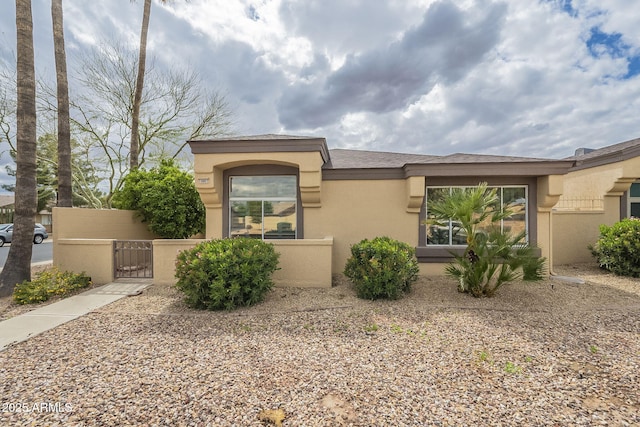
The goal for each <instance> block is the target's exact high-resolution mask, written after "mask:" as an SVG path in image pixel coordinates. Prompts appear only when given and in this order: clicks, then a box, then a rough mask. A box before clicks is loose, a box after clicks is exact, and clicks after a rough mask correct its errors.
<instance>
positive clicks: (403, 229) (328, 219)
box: [304, 179, 424, 273]
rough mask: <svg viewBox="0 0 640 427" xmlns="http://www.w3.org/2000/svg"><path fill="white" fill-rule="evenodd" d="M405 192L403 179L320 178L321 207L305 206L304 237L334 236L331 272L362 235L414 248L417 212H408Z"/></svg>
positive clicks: (341, 264) (340, 265) (339, 267)
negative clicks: (386, 239) (403, 243)
mask: <svg viewBox="0 0 640 427" xmlns="http://www.w3.org/2000/svg"><path fill="white" fill-rule="evenodd" d="M423 188H424V186H423ZM408 191H410V189H409V188H408V186H407V183H406V181H405V180H402V179H397V180H384V181H383V180H340V181H337V180H336V181H323V183H322V207H321V208H320V209H316V208H305V209H304V233H305V238H323V237H324V236H333V239H334V245H333V272H334V273H341V272H342V271H343V270H344V265H345V263H346V260H347V259H348V258H349V256H350V255H351V252H350V248H351V245H353V244H354V243H357V242H359V241H360V240H362V239H365V238H366V239H371V238H374V237H377V236H389V237H391V238H394V239H397V240H400V241H403V242H406V243H408V244H409V245H411V246H414V247H415V246H417V245H418V225H419V224H418V221H419V215H418V213H417V212H407V199H408Z"/></svg>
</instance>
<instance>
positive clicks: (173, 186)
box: [113, 160, 205, 239]
mask: <svg viewBox="0 0 640 427" xmlns="http://www.w3.org/2000/svg"><path fill="white" fill-rule="evenodd" d="M113 205H114V207H116V208H118V209H130V210H134V211H137V213H138V215H139V217H140V218H141V219H142V222H146V223H147V224H148V226H149V230H151V231H152V232H153V233H155V234H157V235H159V236H160V237H162V238H165V239H186V238H188V237H190V236H193V235H194V234H197V233H200V232H202V231H203V230H204V225H205V208H204V205H203V204H202V200H200V195H199V194H198V190H197V189H196V186H195V183H194V182H193V176H191V175H190V174H188V173H187V172H184V171H182V170H180V169H179V168H178V167H177V166H175V164H174V163H173V162H172V161H170V160H163V161H162V163H161V164H160V166H158V167H156V168H153V169H150V170H144V169H137V170H135V171H133V172H131V173H129V175H127V177H126V178H125V179H124V186H123V188H122V189H121V190H118V191H116V192H115V193H114V195H113Z"/></svg>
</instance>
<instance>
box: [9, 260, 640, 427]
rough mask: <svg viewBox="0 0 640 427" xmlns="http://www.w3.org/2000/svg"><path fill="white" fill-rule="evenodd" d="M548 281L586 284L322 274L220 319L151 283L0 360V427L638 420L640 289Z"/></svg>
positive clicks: (578, 272) (580, 272) (574, 270)
mask: <svg viewBox="0 0 640 427" xmlns="http://www.w3.org/2000/svg"><path fill="white" fill-rule="evenodd" d="M556 272H557V273H558V274H562V275H567V276H574V277H582V278H583V279H585V280H586V283H584V284H577V283H570V282H563V281H558V280H549V281H544V282H540V283H534V284H523V283H514V284H510V285H506V286H505V287H504V288H503V289H502V290H501V291H500V292H499V294H498V295H497V296H496V297H495V298H491V299H474V298H472V297H470V296H467V295H463V294H459V293H458V292H457V291H456V290H455V283H454V282H453V281H452V280H451V279H448V278H444V277H424V278H421V279H420V281H419V282H418V283H417V284H416V285H415V286H414V290H413V292H412V293H411V294H410V295H409V296H407V297H406V298H404V299H402V300H399V301H391V302H389V301H375V302H373V301H362V300H358V299H357V298H356V297H355V296H354V291H353V289H352V288H351V287H350V286H349V284H348V283H347V282H346V281H345V280H344V278H343V277H336V286H334V287H333V288H331V289H324V290H317V289H316V290H305V289H292V288H288V289H285V288H280V289H276V290H274V291H273V292H271V293H270V294H269V296H268V298H267V300H266V301H265V302H263V303H262V304H259V305H257V306H255V307H252V308H246V309H241V310H237V311H233V312H202V311H193V310H190V309H188V308H186V307H185V306H184V304H183V303H182V301H181V297H180V295H179V294H178V293H177V292H176V291H175V290H173V289H172V288H170V287H166V286H152V287H150V288H148V289H147V290H146V291H145V292H144V293H143V294H142V295H140V296H135V297H128V298H126V299H123V300H120V301H118V302H116V303H113V304H111V305H109V306H107V307H104V308H103V309H101V310H99V311H97V312H93V313H90V314H89V315H86V316H84V317H81V318H80V319H77V320H75V321H73V322H70V323H67V324H65V325H63V326H60V327H58V328H56V329H54V330H52V331H50V332H48V333H45V334H43V335H40V336H37V337H34V338H32V339H30V340H28V341H26V342H23V343H20V344H16V345H14V346H12V347H10V348H8V349H7V350H6V351H4V352H0V374H1V378H2V383H1V384H0V390H1V393H0V396H2V400H1V404H2V412H1V413H0V425H12V426H22V425H24V426H26V425H48V426H56V425H64V426H68V425H70V426H94V425H99V426H126V425H159V426H261V425H265V423H266V422H267V421H261V420H260V419H259V418H263V419H268V418H269V414H267V413H264V412H262V411H264V410H277V409H280V410H282V411H283V412H284V414H285V416H286V418H285V419H284V421H283V422H282V425H283V426H349V425H352V426H422V425H434V426H489V425H491V426H501V425H503V426H512V425H522V426H530V425H538V426H567V425H577V426H594V425H613V426H626V425H640V415H639V414H640V387H639V384H640V378H639V373H638V372H639V368H640V366H639V365H640V280H638V279H623V278H619V277H616V276H613V275H610V274H606V273H604V272H602V271H600V270H598V269H596V268H593V267H590V266H574V267H567V268H564V269H557V271H556ZM19 410H21V411H19ZM275 419H276V418H275V417H274V420H275ZM277 424H278V421H274V423H273V424H272V425H277Z"/></svg>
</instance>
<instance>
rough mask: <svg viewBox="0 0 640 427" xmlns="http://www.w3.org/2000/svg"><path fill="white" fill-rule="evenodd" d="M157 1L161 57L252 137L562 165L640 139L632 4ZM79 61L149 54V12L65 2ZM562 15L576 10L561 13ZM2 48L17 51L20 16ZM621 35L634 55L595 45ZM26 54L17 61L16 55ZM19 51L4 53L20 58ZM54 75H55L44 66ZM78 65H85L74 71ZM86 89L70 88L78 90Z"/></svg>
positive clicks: (44, 37) (153, 32)
mask: <svg viewBox="0 0 640 427" xmlns="http://www.w3.org/2000/svg"><path fill="white" fill-rule="evenodd" d="M568 4H569V3H567V2H566V1H564V0H540V1H531V0H502V1H501V0H464V1H458V0H456V1H453V0H414V1H407V0H390V1H385V2H372V1H368V0H324V1H321V0H192V1H190V2H182V1H175V2H167V4H166V5H161V4H160V2H158V1H154V4H153V8H152V12H151V25H150V30H149V49H150V55H151V56H155V57H157V60H158V65H159V66H167V67H176V66H179V67H185V66H188V67H195V68H197V69H198V70H199V71H200V73H201V75H202V77H203V78H205V79H206V80H207V82H208V83H209V85H210V86H211V88H214V89H218V90H221V91H222V92H223V93H226V94H227V97H228V98H229V101H230V103H231V105H232V107H233V108H234V110H235V111H236V123H237V131H238V133H240V134H254V133H255V134H258V133H270V132H282V133H288V134H295V133H300V134H310V133H312V134H315V135H318V136H324V137H326V138H327V141H328V143H329V145H330V146H332V147H352V148H356V147H357V148H362V149H380V150H387V151H408V152H422V153H425V154H449V153H452V152H456V151H462V152H473V153H493V154H512V155H525V156H535V157H564V156H568V155H571V154H572V153H573V150H574V149H575V148H577V147H582V146H588V147H600V146H603V145H608V144H613V143H616V142H620V141H624V140H628V139H631V138H635V137H638V136H640V121H638V119H637V111H639V107H640V105H639V103H640V101H639V100H640V76H634V77H632V78H624V77H625V76H626V75H627V73H628V69H627V65H628V58H627V57H626V55H627V54H628V55H634V54H636V55H637V54H638V53H640V26H639V25H637V22H636V21H637V19H635V18H636V17H635V14H634V13H632V11H631V10H630V6H629V2H628V1H627V0H606V1H599V0H573V1H572V2H571V3H570V4H571V7H572V9H571V10H569V9H568V7H567V5H568ZM64 7H65V23H66V30H67V33H66V36H67V46H68V49H69V50H70V61H73V60H74V55H76V53H79V52H82V51H83V50H86V49H87V48H89V47H91V46H93V45H95V44H96V43H98V42H100V41H102V40H104V39H107V40H108V39H110V38H112V39H113V38H119V39H121V40H124V41H126V42H129V43H130V44H131V45H132V46H133V47H135V46H136V45H137V42H138V37H139V26H140V20H141V13H142V1H141V0H139V1H137V2H135V3H131V2H129V1H127V0H119V1H113V0H112V1H102V2H101V1H98V2H86V1H82V0H65V3H64ZM563 7H564V8H563ZM5 11H7V13H3V14H0V35H1V38H0V40H2V41H3V42H4V41H5V40H6V42H7V45H8V46H13V45H14V44H15V40H14V37H15V35H14V31H15V29H14V28H13V26H14V25H15V23H14V22H13V12H12V8H11V7H10V6H9V7H5V6H4V5H3V12H5ZM34 14H35V18H34V19H35V20H36V21H37V22H38V26H37V27H36V33H37V35H36V44H37V45H38V46H39V47H37V50H36V54H37V55H38V56H37V58H36V62H37V63H38V64H40V65H38V67H39V69H42V70H43V71H44V72H48V73H49V74H51V73H52V72H53V65H52V59H51V58H52V52H50V50H51V48H50V45H48V43H50V32H49V31H50V16H49V14H50V4H49V3H48V1H45V0H34ZM594 29H598V31H600V32H602V33H603V34H609V35H615V34H619V35H620V36H619V39H620V43H621V44H622V45H623V46H625V49H627V50H628V52H625V54H624V55H623V54H613V55H612V54H611V52H610V51H609V50H610V49H611V48H612V47H611V46H608V45H597V46H592V51H593V52H601V53H600V54H594V53H593V52H591V51H590V50H589V47H588V46H587V41H588V40H589V39H590V37H591V36H592V31H593V30H594ZM12 49H13V48H12ZM9 54H10V51H9V50H8V49H0V56H2V57H3V58H4V59H6V60H11V58H9ZM41 64H49V65H47V66H43V65H41ZM70 65H71V66H73V64H70ZM71 84H73V82H71Z"/></svg>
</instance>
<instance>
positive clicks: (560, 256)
mask: <svg viewBox="0 0 640 427" xmlns="http://www.w3.org/2000/svg"><path fill="white" fill-rule="evenodd" d="M603 204H604V206H603V209H601V210H585V211H579V210H573V211H554V212H553V225H552V233H553V260H554V262H553V263H554V265H563V264H574V263H582V262H595V259H594V258H593V256H592V255H591V251H589V249H588V246H589V245H592V244H594V243H595V242H596V241H597V240H598V238H599V237H600V225H602V224H606V225H613V224H615V223H616V222H618V221H619V220H620V210H619V206H620V198H619V197H605V198H604V200H603Z"/></svg>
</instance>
